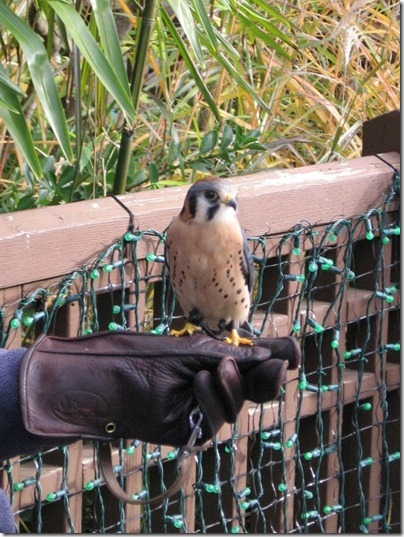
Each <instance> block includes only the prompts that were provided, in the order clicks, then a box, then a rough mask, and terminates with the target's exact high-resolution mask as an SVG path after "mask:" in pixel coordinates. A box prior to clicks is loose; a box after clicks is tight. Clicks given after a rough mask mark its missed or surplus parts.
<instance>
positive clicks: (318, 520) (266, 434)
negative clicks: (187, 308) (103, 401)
mask: <svg viewBox="0 0 404 537" xmlns="http://www.w3.org/2000/svg"><path fill="white" fill-rule="evenodd" d="M394 198H395V191H394V190H392V193H391V194H390V195H389V196H388V197H387V198H386V199H385V200H384V203H383V205H382V206H381V207H379V208H374V209H371V210H369V211H368V212H367V213H366V214H364V215H361V216H359V217H357V218H353V219H343V220H339V221H335V222H332V223H330V224H328V225H323V226H314V225H311V224H310V223H308V222H303V223H299V224H297V225H296V226H294V227H293V228H292V229H290V230H289V231H287V232H286V233H284V234H279V235H265V236H260V237H250V238H249V242H250V246H251V249H252V251H253V255H254V263H255V271H256V284H255V289H254V301H253V305H252V308H251V317H250V321H251V323H252V325H253V326H254V331H255V333H256V335H257V336H260V335H262V336H266V337H277V336H284V335H290V334H293V335H295V336H296V337H297V338H298V339H299V341H300V343H301V349H302V365H301V368H300V370H299V372H298V373H296V372H293V371H292V372H289V376H288V379H287V382H286V383H285V385H284V387H283V388H282V390H281V395H280V397H279V399H278V400H276V401H274V402H271V403H268V404H265V405H258V406H255V405H254V406H253V405H252V404H251V403H250V404H246V405H245V407H244V408H243V411H242V413H241V414H240V418H239V420H238V421H237V423H236V424H235V425H234V426H231V427H230V426H225V427H223V429H222V430H221V431H220V433H219V434H218V436H217V437H216V438H214V439H213V440H212V442H211V443H210V444H209V446H208V448H207V449H206V450H204V451H201V452H200V453H198V455H197V456H196V459H195V467H194V471H193V473H192V475H190V476H189V480H188V481H189V482H188V483H187V484H186V485H185V486H184V488H183V489H182V491H181V492H180V493H179V494H177V495H176V496H175V497H173V498H172V499H170V500H166V501H164V502H162V503H161V504H160V505H156V506H150V505H146V506H144V507H138V506H133V505H126V504H123V503H122V502H120V501H118V500H117V499H116V498H115V497H113V496H112V495H111V493H110V492H109V491H108V490H107V489H106V487H105V486H104V484H103V479H102V474H101V471H100V467H99V463H98V459H97V443H93V442H84V443H82V442H78V443H76V444H74V445H70V446H62V447H60V448H59V449H52V450H49V451H47V452H43V453H39V454H37V455H35V456H22V457H20V458H17V459H13V460H11V461H6V462H4V464H3V466H2V467H0V470H1V469H2V470H3V472H2V475H3V481H2V484H3V488H5V489H6V490H7V493H8V494H9V496H10V501H11V504H12V506H13V510H14V512H15V514H16V515H17V519H16V520H17V521H18V522H17V525H18V529H19V531H21V532H25V531H29V532H36V533H40V532H49V531H66V532H73V531H76V532H77V531H82V532H96V533H104V532H143V533H160V532H162V533H172V532H180V533H186V532H188V533H192V532H195V533H196V532H200V533H209V532H212V533H273V532H295V533H306V532H308V533H327V532H332V533H334V532H362V533H369V532H370V533H379V532H393V533H396V532H397V533H398V532H400V482H399V472H398V465H399V462H398V461H399V458H400V452H399V444H400V441H399V438H400V435H399V431H400V410H399V386H400V380H399V375H400V370H399V352H398V351H399V349H400V347H399V334H400V319H399V316H400V305H399V292H398V290H399V212H398V211H397V210H396V209H394V210H392V209H391V202H392V201H393V200H394ZM164 240H165V235H164V233H159V232H157V231H155V230H144V231H139V230H136V231H134V230H132V231H128V232H127V233H126V234H125V235H124V236H123V237H122V238H121V239H120V240H118V241H117V242H116V243H114V244H112V245H111V246H110V247H109V248H107V249H106V250H105V251H103V252H102V253H100V255H98V257H97V258H96V259H95V260H94V262H93V263H92V264H91V265H90V266H86V267H84V268H82V269H79V270H77V271H75V272H74V273H72V274H69V275H67V276H66V277H64V278H63V279H61V280H60V281H59V282H57V283H54V284H51V285H50V286H47V287H41V288H37V289H34V290H32V291H31V292H30V293H28V294H26V295H25V296H24V297H23V298H22V299H21V300H20V301H19V302H18V303H7V304H4V305H3V306H2V307H1V309H0V337H1V346H2V347H6V346H7V345H8V344H9V343H10V342H12V341H13V340H14V339H15V338H21V341H22V345H23V346H28V345H29V344H31V343H32V342H33V341H34V340H35V338H36V337H37V336H38V335H39V334H40V333H44V332H45V333H52V334H57V335H61V336H74V335H86V334H89V333H93V332H98V331H102V330H127V329H130V330H136V331H139V330H146V331H150V332H153V333H155V334H156V337H158V335H159V334H162V333H166V332H167V331H168V330H169V328H170V327H176V326H178V325H181V323H182V322H183V321H182V319H181V313H180V311H179V310H178V308H177V306H176V303H175V298H174V296H173V293H172V291H171V287H170V283H169V275H168V273H167V270H166V266H165V264H164V257H163V254H162V252H163V245H164ZM142 241H148V242H149V243H150V244H152V245H153V251H154V253H153V254H148V255H147V256H146V258H141V259H139V258H138V254H137V252H138V246H139V244H140V243H141V242H142ZM176 455H177V451H176V450H174V449H172V448H170V447H169V446H153V445H148V444H144V443H141V442H139V441H137V440H133V441H124V440H121V441H119V442H116V446H115V450H114V457H115V459H114V461H115V467H114V470H115V472H116V475H117V479H118V480H119V481H120V483H121V485H122V486H123V487H124V488H125V489H126V490H127V491H128V492H130V493H132V494H134V495H135V497H137V498H145V497H148V496H149V497H151V496H153V495H155V494H157V493H161V492H165V490H166V489H167V487H168V486H169V484H170V483H171V482H172V481H173V479H174V478H175V465H176Z"/></svg>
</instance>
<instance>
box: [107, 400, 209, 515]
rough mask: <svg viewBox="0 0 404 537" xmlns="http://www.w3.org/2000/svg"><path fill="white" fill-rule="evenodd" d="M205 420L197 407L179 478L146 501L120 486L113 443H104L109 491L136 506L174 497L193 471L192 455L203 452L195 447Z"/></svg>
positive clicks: (191, 422) (191, 416) (179, 463)
mask: <svg viewBox="0 0 404 537" xmlns="http://www.w3.org/2000/svg"><path fill="white" fill-rule="evenodd" d="M202 419H203V414H202V412H201V409H200V408H199V406H198V407H196V408H195V409H194V410H193V411H192V412H191V414H190V416H189V425H190V427H191V435H190V437H189V440H188V443H187V445H186V446H183V447H182V448H181V449H180V451H179V454H178V459H177V460H178V465H177V470H178V476H177V478H176V480H175V481H174V483H173V484H172V485H171V486H170V487H169V488H168V490H167V491H166V492H164V493H162V494H159V495H158V496H154V497H153V498H148V499H146V500H136V499H134V498H133V495H130V494H127V493H126V492H125V491H124V490H122V488H121V487H120V486H119V484H118V481H117V480H116V477H115V474H114V471H113V467H112V452H111V447H112V446H111V443H110V442H106V443H102V444H100V446H99V457H100V463H101V470H102V473H103V476H104V479H105V484H106V485H107V487H108V488H109V490H110V491H111V492H112V494H114V495H115V496H116V497H117V498H118V499H119V500H122V501H123V502H126V503H132V504H134V505H149V504H153V503H161V502H163V501H164V500H167V499H168V498H171V496H174V494H175V493H176V492H178V491H179V490H180V488H181V487H182V485H183V483H184V481H185V480H186V478H187V477H188V475H189V472H190V470H191V462H192V458H191V455H192V454H193V453H195V452H196V451H200V450H203V449H204V448H203V447H194V446H195V442H196V441H197V439H198V438H200V437H201V435H202V429H201V422H202Z"/></svg>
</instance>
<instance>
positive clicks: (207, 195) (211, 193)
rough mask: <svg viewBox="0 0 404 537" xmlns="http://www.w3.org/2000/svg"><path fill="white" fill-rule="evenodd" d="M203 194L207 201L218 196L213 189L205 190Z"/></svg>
mask: <svg viewBox="0 0 404 537" xmlns="http://www.w3.org/2000/svg"><path fill="white" fill-rule="evenodd" d="M204 195H205V198H206V199H207V200H208V201H214V200H216V199H217V198H218V195H217V193H216V192H215V191H214V190H205V192H204Z"/></svg>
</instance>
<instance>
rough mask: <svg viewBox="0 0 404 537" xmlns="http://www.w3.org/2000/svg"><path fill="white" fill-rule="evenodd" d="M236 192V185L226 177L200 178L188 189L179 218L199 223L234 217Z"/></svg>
mask: <svg viewBox="0 0 404 537" xmlns="http://www.w3.org/2000/svg"><path fill="white" fill-rule="evenodd" d="M236 194H237V188H236V186H235V185H233V184H232V183H231V182H230V181H227V180H226V179H219V178H217V177H212V178H210V179H203V180H200V181H198V182H197V183H194V184H193V185H192V186H191V188H190V189H189V190H188V193H187V195H186V198H185V201H184V206H183V208H182V211H181V218H182V219H183V220H186V221H189V220H193V221H194V222H195V223H201V224H204V223H207V222H211V221H212V220H215V222H218V221H220V220H227V219H231V218H234V216H235V212H236V210H237V202H236Z"/></svg>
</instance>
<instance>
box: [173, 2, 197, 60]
mask: <svg viewBox="0 0 404 537" xmlns="http://www.w3.org/2000/svg"><path fill="white" fill-rule="evenodd" d="M167 2H168V4H169V5H170V7H171V9H172V10H173V11H174V13H175V16H176V17H177V19H178V20H179V21H180V24H181V27H182V29H183V30H184V32H185V34H186V36H187V37H188V40H189V44H190V46H191V48H192V50H193V51H194V54H195V57H196V59H197V60H198V63H199V65H200V66H201V67H202V69H204V68H205V59H204V56H203V53H202V50H201V46H200V43H199V40H198V38H197V35H196V28H195V21H194V17H193V16H192V11H191V9H190V7H189V5H188V2H184V0H167Z"/></svg>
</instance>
